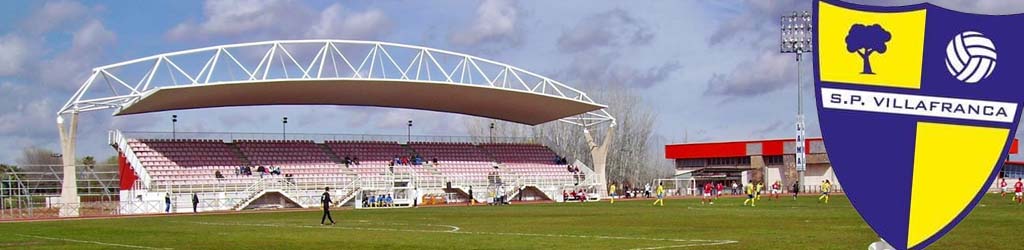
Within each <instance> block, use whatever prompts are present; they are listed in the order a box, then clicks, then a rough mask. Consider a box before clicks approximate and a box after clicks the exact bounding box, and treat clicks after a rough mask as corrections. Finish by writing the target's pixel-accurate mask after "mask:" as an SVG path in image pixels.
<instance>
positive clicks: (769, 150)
mask: <svg viewBox="0 0 1024 250" xmlns="http://www.w3.org/2000/svg"><path fill="white" fill-rule="evenodd" d="M805 143H806V145H805V147H804V148H806V149H807V170H806V171H805V172H804V184H803V185H801V188H800V190H801V192H809V193H815V192H818V190H820V188H821V186H820V184H821V182H822V181H823V180H829V181H830V182H832V183H833V188H834V189H836V190H837V191H842V185H841V183H840V182H839V179H838V178H836V174H835V172H833V170H832V164H831V162H829V160H828V153H827V151H826V150H825V144H824V143H823V141H822V138H807V140H806V141H805ZM795 144H796V142H795V140H794V139H769V140H751V141H718V142H696V143H679V144H668V145H665V158H666V159H669V160H673V161H675V167H676V173H675V175H674V176H673V178H672V179H673V180H677V181H683V182H688V183H689V184H687V185H683V186H686V187H691V188H692V187H700V186H703V185H704V183H707V182H712V183H725V185H727V186H728V185H730V184H731V183H738V184H739V185H743V184H745V183H748V182H749V181H754V182H763V183H766V185H770V184H771V183H775V182H776V181H778V182H780V183H782V186H783V187H785V188H784V189H785V190H791V187H792V186H793V184H794V183H796V182H798V180H799V173H798V172H797V169H796V155H795V147H794V145H795ZM1018 144H1019V141H1018V140H1017V139H1014V140H1013V143H1012V144H1011V146H1010V150H1009V152H1010V154H1017V153H1018V147H1019V146H1018ZM1000 177H1005V178H1013V179H1016V178H1020V177H1024V162H1020V161H1011V160H1009V159H1007V160H1006V161H1005V164H1003V170H1002V172H1000V173H999V174H998V175H997V177H996V178H1000ZM992 185H993V186H992V187H991V189H992V190H993V191H995V190H996V186H995V185H996V182H993V184H992ZM688 191H689V192H691V194H692V193H693V192H695V191H694V190H688ZM787 192H788V191H787Z"/></svg>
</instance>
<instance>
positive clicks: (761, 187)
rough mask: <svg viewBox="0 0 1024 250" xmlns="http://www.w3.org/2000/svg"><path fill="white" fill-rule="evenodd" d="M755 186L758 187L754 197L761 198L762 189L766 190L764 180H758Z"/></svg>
mask: <svg viewBox="0 0 1024 250" xmlns="http://www.w3.org/2000/svg"><path fill="white" fill-rule="evenodd" d="M755 188H757V193H756V194H755V195H754V199H756V200H761V191H762V190H764V182H758V183H757V186H755Z"/></svg>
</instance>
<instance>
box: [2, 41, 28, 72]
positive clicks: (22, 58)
mask: <svg viewBox="0 0 1024 250" xmlns="http://www.w3.org/2000/svg"><path fill="white" fill-rule="evenodd" d="M30 49H31V48H30V45H29V42H28V41H26V40H25V39H24V38H22V37H20V36H17V35H13V34H8V35H5V36H2V37H0V76H11V75H16V74H19V73H21V72H22V71H23V70H24V68H25V64H26V63H27V62H28V60H29V59H30V57H31V53H30Z"/></svg>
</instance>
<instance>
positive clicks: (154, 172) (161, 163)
mask: <svg viewBox="0 0 1024 250" xmlns="http://www.w3.org/2000/svg"><path fill="white" fill-rule="evenodd" d="M240 143H245V144H246V145H247V146H246V149H247V150H248V151H246V150H243V152H250V154H252V156H248V157H255V160H254V161H253V162H254V164H265V166H269V165H273V166H279V167H281V169H282V172H283V174H292V175H293V177H292V179H293V180H294V181H295V182H296V183H303V182H318V183H320V182H328V181H331V182H334V181H344V180H345V179H349V177H347V176H346V175H344V174H342V173H341V171H340V170H341V169H340V168H339V167H338V166H337V165H336V164H333V163H331V162H330V158H329V157H328V156H327V155H326V153H324V152H323V151H322V150H319V148H317V147H316V144H313V143H312V142H308V141H306V142H288V143H284V144H282V145H278V146H281V147H280V148H279V149H280V151H278V150H277V149H278V148H275V147H269V146H266V145H265V143H264V142H255V141H246V142H240ZM128 145H129V147H131V148H132V151H133V152H135V154H136V156H138V157H139V161H140V162H141V163H142V165H143V167H144V168H146V171H148V172H149V174H150V176H152V177H153V181H154V183H152V184H153V185H155V186H157V187H163V186H168V185H171V186H193V187H202V186H217V185H235V184H237V185H245V184H248V183H252V182H253V181H255V180H256V179H257V178H260V177H259V173H254V174H253V175H252V176H247V175H240V174H238V173H239V172H238V170H239V168H240V167H242V166H245V165H247V164H246V163H244V162H243V160H242V158H240V157H239V155H238V153H237V152H236V151H235V149H234V148H232V147H231V145H230V144H226V143H224V142H223V141H220V140H191V139H177V140H166V139H142V140H134V139H129V142H128ZM274 145H277V144H274ZM295 145H301V146H295ZM307 145H312V146H313V149H317V150H319V151H315V152H314V151H310V150H309V149H310V148H309V147H307ZM268 152H269V153H268ZM276 152H285V153H284V154H278V153H276ZM317 152H318V153H319V155H317V154H316V153H317ZM250 159H252V158H250ZM257 162H258V163H257ZM250 167H252V170H253V171H254V172H255V171H256V168H255V166H250ZM216 171H220V172H221V175H223V176H224V178H223V179H220V180H218V179H217V178H216V177H215V172H216ZM282 176H283V175H282Z"/></svg>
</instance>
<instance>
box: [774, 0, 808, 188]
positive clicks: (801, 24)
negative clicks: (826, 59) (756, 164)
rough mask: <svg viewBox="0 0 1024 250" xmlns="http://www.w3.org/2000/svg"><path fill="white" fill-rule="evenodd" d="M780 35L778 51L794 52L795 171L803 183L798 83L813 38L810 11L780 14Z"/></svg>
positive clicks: (801, 131)
mask: <svg viewBox="0 0 1024 250" xmlns="http://www.w3.org/2000/svg"><path fill="white" fill-rule="evenodd" d="M780 21H781V22H780V24H781V25H782V35H781V37H780V38H781V43H780V52H782V53H793V54H796V140H795V145H794V147H793V148H794V149H795V150H794V151H796V152H795V154H796V171H797V173H799V175H800V179H799V180H798V181H799V184H800V185H805V183H804V172H805V171H806V170H807V154H806V149H805V148H804V147H805V146H806V144H805V142H804V139H805V138H804V135H805V132H804V128H805V126H804V108H803V87H802V86H801V85H802V84H801V83H800V57H801V55H803V53H805V52H812V51H813V47H812V46H811V45H812V44H811V42H812V41H813V40H814V34H812V33H813V32H812V31H813V30H814V29H812V20H811V12H810V11H803V12H797V11H794V12H793V13H792V14H789V15H784V16H782V18H781V20H780Z"/></svg>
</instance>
